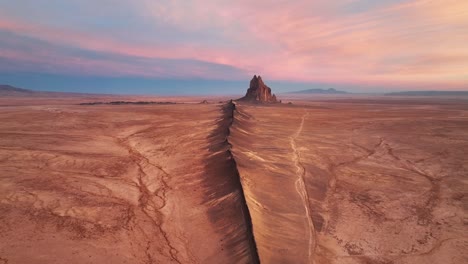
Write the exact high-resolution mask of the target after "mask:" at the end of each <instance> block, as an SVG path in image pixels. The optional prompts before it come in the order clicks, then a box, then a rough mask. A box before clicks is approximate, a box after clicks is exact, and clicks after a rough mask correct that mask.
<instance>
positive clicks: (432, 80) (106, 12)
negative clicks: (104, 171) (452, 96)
mask: <svg viewBox="0 0 468 264" xmlns="http://www.w3.org/2000/svg"><path fill="white" fill-rule="evenodd" d="M0 7H1V8H0V30H1V32H3V33H2V35H0V36H1V37H2V38H3V39H6V38H5V36H6V34H7V33H9V34H14V35H15V36H16V38H15V39H13V37H11V36H10V37H9V39H7V41H9V42H12V41H14V42H16V44H15V45H9V46H8V45H6V44H4V45H1V44H0V57H3V58H4V59H8V60H9V61H11V62H15V63H11V65H15V69H9V70H15V71H21V70H28V71H30V70H34V67H37V70H46V69H44V68H47V71H49V72H50V71H59V70H64V69H66V71H67V72H75V73H76V74H101V75H112V74H121V75H125V74H127V75H135V76H154V77H171V78H194V77H195V78H207V79H209V78H217V79H231V80H239V79H242V78H245V77H246V76H248V75H250V74H253V73H261V74H263V75H267V76H269V78H270V79H277V80H290V81H301V82H330V83H350V84H354V85H355V84H359V83H365V84H369V83H371V84H376V85H390V86H391V85H414V84H418V85H424V84H427V85H442V86H444V87H448V88H463V87H466V86H467V85H468V76H467V74H466V72H468V60H467V56H468V49H467V48H466V43H468V34H466V32H468V2H467V1H460V0H458V1H456V0H445V1H442V0H435V1H434V0H432V1H429V0H394V1H389V0H384V1H369V0H345V1H325V0H317V1H305V0H304V1H275V2H274V3H272V2H271V1H266V0H260V1H253V2H252V1H246V0H240V1H227V0H222V1H215V0H207V1H202V2H201V1H194V0H184V1H182V0H170V1H169V0H161V1H151V0H141V1H124V0H116V1H109V0H108V1H99V2H96V1H90V0H81V1H78V0H70V1H58V0H57V1H45V0H36V1H32V0H25V1H22V3H21V4H20V3H18V2H14V1H1V2H0ZM72 14H73V15H72ZM1 32H0V33H1ZM31 40H36V41H37V42H34V41H31ZM3 42H5V43H6V41H3ZM25 43H34V45H31V44H30V45H26V44H25ZM22 67H24V68H22ZM0 70H1V68H0Z"/></svg>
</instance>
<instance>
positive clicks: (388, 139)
mask: <svg viewBox="0 0 468 264" xmlns="http://www.w3.org/2000/svg"><path fill="white" fill-rule="evenodd" d="M137 99H138V98H130V99H129V100H137ZM222 99H223V98H215V99H210V100H208V101H209V103H207V104H199V102H201V101H202V99H201V98H184V99H183V100H182V99H174V98H170V99H168V98H164V99H160V101H177V102H178V103H177V104H170V105H158V104H154V105H131V104H129V105H127V104H126V105H107V104H102V105H79V103H83V102H94V101H106V100H107V101H114V100H115V99H114V98H110V99H109V98H107V99H106V98H92V99H86V98H54V99H43V98H27V97H21V98H19V97H18V98H0V263H2V264H3V263H8V264H12V263H259V262H260V263H314V264H327V263H337V264H338V263H339V264H341V263H343V264H347V263H382V264H383V263H393V264H397V263H401V264H403V263H405V264H410V263H411V264H413V263H416V264H423V263H424V264H425V263H434V264H439V263H448V264H450V263H453V264H463V263H468V253H467V252H468V238H467V237H468V228H467V225H468V214H467V212H468V197H467V193H468V178H467V176H468V101H467V100H449V99H433V98H432V99H430V100H429V99H418V98H412V99H411V100H405V99H398V98H365V97H363V98H343V99H336V100H331V99H327V100H306V99H304V98H302V99H301V101H299V100H298V99H296V100H292V101H293V104H287V103H283V104H269V105H261V104H250V103H248V102H238V103H235V104H231V103H229V102H219V101H220V100H222ZM224 99H225V98H224ZM146 100H148V99H146ZM155 100H157V98H156V99H155Z"/></svg>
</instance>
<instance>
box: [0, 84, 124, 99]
mask: <svg viewBox="0 0 468 264" xmlns="http://www.w3.org/2000/svg"><path fill="white" fill-rule="evenodd" d="M97 95H101V94H89V93H71V92H48V91H33V90H28V89H23V88H18V87H14V86H11V85H6V84H0V97H70V96H73V97H89V96H97ZM105 96H115V95H105Z"/></svg>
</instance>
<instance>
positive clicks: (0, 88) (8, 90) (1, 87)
mask: <svg viewBox="0 0 468 264" xmlns="http://www.w3.org/2000/svg"><path fill="white" fill-rule="evenodd" d="M33 93H34V91H31V90H27V89H23V88H17V87H13V86H11V85H5V84H0V96H21V95H32V94H33Z"/></svg>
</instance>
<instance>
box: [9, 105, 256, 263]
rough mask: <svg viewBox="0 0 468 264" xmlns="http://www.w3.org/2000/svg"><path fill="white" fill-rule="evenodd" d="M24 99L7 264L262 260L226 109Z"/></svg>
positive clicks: (13, 121)
mask: <svg viewBox="0 0 468 264" xmlns="http://www.w3.org/2000/svg"><path fill="white" fill-rule="evenodd" d="M20 101H21V100H18V102H20ZM21 102H22V103H21V105H20V106H5V107H1V108H0V263H9V264H11V263H252V260H251V259H252V254H253V253H252V249H251V244H252V243H251V241H249V239H250V237H249V235H248V234H249V232H247V229H246V225H245V224H246V223H245V221H244V219H243V216H242V210H241V209H240V208H241V207H242V204H245V202H244V203H242V199H241V195H240V191H239V190H240V188H239V185H236V184H235V183H236V179H235V178H234V177H238V176H237V175H235V174H233V173H232V171H233V170H232V169H231V168H229V167H227V166H229V164H228V163H226V162H225V160H226V159H227V157H226V150H225V149H224V148H223V147H222V146H223V145H222V143H223V142H224V140H225V135H222V134H220V135H218V133H214V131H215V130H217V127H218V126H219V120H220V119H222V111H221V110H220V106H219V105H199V104H180V105H179V104H178V105H151V106H137V105H126V106H108V105H101V106H79V105H37V104H39V103H40V102H37V101H36V105H35V106H28V105H27V104H28V103H27V102H24V101H21ZM48 102H49V101H43V103H48ZM55 103H56V102H55ZM4 105H7V104H6V103H4ZM237 183H238V179H237Z"/></svg>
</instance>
